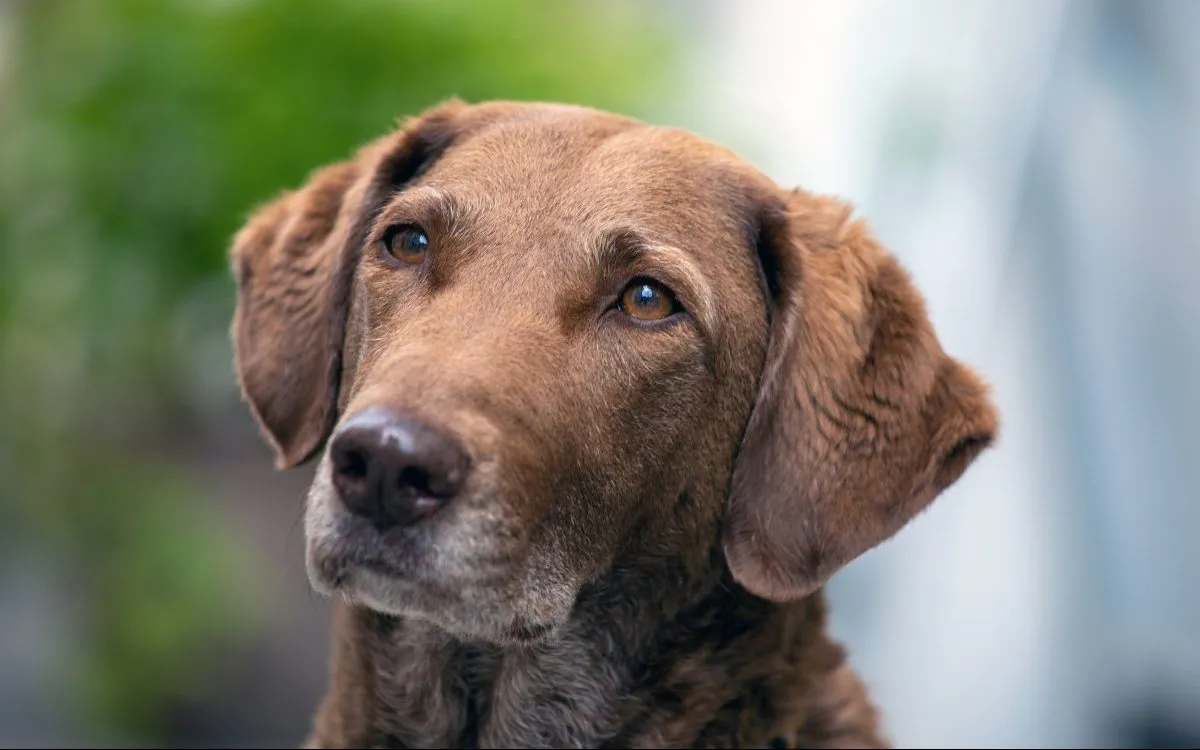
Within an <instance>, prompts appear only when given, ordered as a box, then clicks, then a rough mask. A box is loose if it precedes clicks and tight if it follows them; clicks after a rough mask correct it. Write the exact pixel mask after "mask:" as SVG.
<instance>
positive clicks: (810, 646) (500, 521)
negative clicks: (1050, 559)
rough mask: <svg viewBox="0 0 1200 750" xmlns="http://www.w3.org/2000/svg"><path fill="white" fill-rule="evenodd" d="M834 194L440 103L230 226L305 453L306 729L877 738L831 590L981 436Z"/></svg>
mask: <svg viewBox="0 0 1200 750" xmlns="http://www.w3.org/2000/svg"><path fill="white" fill-rule="evenodd" d="M850 214H851V212H850V209H849V208H847V207H846V206H845V205H843V204H841V203H838V202H836V201H834V200H831V199H827V198H821V197H817V196H813V195H810V194H807V193H804V192H800V191H787V190H781V189H779V188H778V187H777V186H776V185H775V184H773V183H772V182H771V181H770V180H768V179H767V178H766V177H764V176H763V175H762V174H760V173H759V172H757V171H755V170H754V169H752V168H751V167H749V166H747V165H746V164H745V163H744V162H742V161H741V160H740V159H738V158H737V157H736V156H734V155H733V154H732V153H730V152H728V151H726V150H724V149H721V148H719V147H717V146H714V145H712V144H710V143H707V142H705V141H703V140H700V139H699V138H696V137H694V136H692V135H689V134H687V133H684V132H680V131H678V130H671V129H666V128H660V127H651V126H647V125H644V124H641V123H639V122H636V121H634V120H630V119H626V118H623V117H618V116H614V115H609V114H604V113H601V112H597V111H593V110H589V109H583V108H577V107H567V106H556V105H544V104H515V103H490V104H481V105H477V106H467V105H465V104H462V103H460V102H450V103H447V104H444V105H442V106H440V107H438V108H436V109H434V110H432V111H430V112H428V113H426V114H425V115H423V116H421V117H419V118H416V119H414V120H412V121H410V122H409V123H407V124H406V125H405V126H404V127H403V128H402V130H401V131H400V132H399V133H396V134H394V135H391V136H387V137H385V138H382V139H380V140H378V141H376V142H374V143H372V144H370V145H368V146H366V147H365V148H364V149H362V150H361V151H360V152H359V154H358V156H357V157H356V158H355V159H353V160H352V161H349V162H346V163H343V164H338V165H335V166H331V167H327V168H325V169H323V170H321V171H319V172H317V173H316V174H315V175H313V177H312V178H311V180H310V181H309V183H308V185H306V186H305V187H304V188H303V189H301V190H299V191H297V192H294V193H290V194H287V195H284V196H283V197H281V198H279V199H278V200H276V201H275V202H273V203H271V204H269V205H267V206H266V207H264V208H262V209H261V210H260V211H259V212H258V213H257V215H255V216H254V217H253V219H252V220H251V221H250V222H249V224H248V226H246V227H245V228H244V229H243V230H242V231H241V232H240V233H239V234H238V236H237V238H236V239H235V241H234V246H233V251H232V254H233V261H234V267H235V270H236V275H237V279H238V284H239V298H238V310H237V315H236V320H235V322H234V339H235V345H236V350H237V369H238V374H239V380H240V383H241V387H242V389H243V393H244V395H245V398H246V400H247V402H248V403H249V405H250V407H251V409H252V411H253V413H254V415H255V417H256V419H257V420H258V422H259V424H260V425H261V427H262V430H263V433H264V435H265V436H266V438H267V439H268V440H269V441H270V443H271V445H272V446H273V447H274V448H275V449H276V451H277V453H278V464H279V466H280V467H288V466H293V465H296V464H298V463H300V462H303V461H305V460H307V459H309V458H310V457H313V456H316V455H318V454H319V455H320V464H319V466H318V469H317V473H316V478H315V480H314V482H313V486H312V489H311V492H310V494H309V498H308V509H307V523H306V528H307V538H308V542H307V561H308V569H309V574H310V578H311V580H312V583H313V585H314V586H315V587H316V588H317V589H318V590H320V591H322V592H327V593H335V592H336V593H338V594H340V595H341V597H340V598H341V599H342V600H344V601H343V602H341V603H339V605H338V607H337V609H336V644H335V655H334V660H333V670H332V683H333V684H332V687H331V690H330V692H329V694H328V696H327V698H326V700H325V702H324V704H323V706H322V707H321V709H320V712H319V715H318V717H317V720H316V727H315V732H314V734H313V735H312V737H311V738H310V740H309V743H310V745H311V746H314V747H450V746H461V747H626V748H627V747H766V746H771V747H791V746H801V747H884V746H886V742H885V740H884V739H883V737H882V736H881V734H880V732H879V730H878V729H877V726H876V718H875V712H874V710H873V709H872V707H871V705H870V702H869V700H868V699H867V697H866V695H865V693H864V690H863V688H862V686H861V684H860V683H859V681H858V680H857V678H856V677H855V676H854V674H853V673H852V672H851V671H850V668H849V667H848V666H847V665H846V664H845V662H844V656H843V653H842V650H841V648H840V647H839V646H837V645H836V644H834V643H833V642H832V641H831V640H830V639H829V638H828V636H827V635H826V632H825V615H824V602H823V598H822V594H821V586H822V584H823V583H824V582H825V581H827V580H828V579H829V577H830V576H831V575H832V574H833V573H834V572H836V571H837V570H838V569H839V568H841V567H842V566H844V565H846V564H847V563H848V562H850V561H851V560H853V559H854V558H855V557H857V556H858V555H860V554H862V553H863V552H864V551H866V550H867V549H869V548H871V547H872V546H874V545H876V544H879V543H880V542H882V541H883V540H885V539H887V538H888V537H890V536H891V535H892V534H894V533H895V532H896V531H898V530H899V529H900V527H901V526H903V525H904V524H905V523H906V522H907V521H908V520H909V519H911V518H912V517H913V515H914V514H916V513H917V512H919V511H920V510H921V509H923V508H924V507H925V506H926V505H928V504H929V503H930V501H932V499H933V498H934V497H935V496H936V495H937V494H938V493H939V492H941V490H943V489H944V488H945V487H947V486H948V485H950V484H951V483H952V482H954V481H955V480H956V479H957V478H958V477H959V476H960V475H961V474H962V472H963V471H964V470H965V469H966V468H967V466H968V464H970V463H971V461H972V460H973V459H974V458H975V457H976V456H977V455H978V454H979V452H980V451H981V450H982V449H983V448H985V447H986V446H987V445H988V444H989V443H990V442H991V440H992V439H993V435H994V433H995V431H996V414H995V412H994V410H993V407H992V406H991V404H990V401H989V397H988V394H987V391H986V389H985V386H984V385H983V384H982V383H981V382H980V380H979V379H978V378H977V377H976V376H975V375H974V374H972V373H971V372H970V371H969V370H968V369H967V368H965V367H964V366H963V365H961V364H960V363H958V362H957V361H955V360H954V359H952V358H950V357H949V356H947V355H946V354H945V353H944V352H943V351H942V349H941V347H940V345H939V344H938V340H937V338H936V336H935V334H934V332H933V330H932V328H931V326H930V323H929V321H928V318H927V316H926V313H925V309H924V305H923V302H922V299H921V297H920V296H919V294H918V293H917V291H916V290H915V289H914V288H913V286H912V284H911V282H910V281H909V278H908V277H907V275H906V274H905V272H904V271H903V270H902V269H901V267H900V266H899V265H898V264H897V263H896V261H895V260H894V259H893V257H892V256H891V255H890V254H889V253H888V252H887V251H886V250H884V249H883V248H882V247H880V245H879V244H877V243H876V241H875V240H874V239H873V238H872V237H871V235H870V233H869V231H868V229H867V228H866V227H865V226H864V224H863V223H862V222H860V221H857V220H854V219H852V218H851V215H850Z"/></svg>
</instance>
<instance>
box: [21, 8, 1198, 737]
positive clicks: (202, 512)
mask: <svg viewBox="0 0 1200 750" xmlns="http://www.w3.org/2000/svg"><path fill="white" fill-rule="evenodd" d="M451 95H456V96H460V97H462V98H465V99H467V100H479V99H486V98H515V99H549V100H559V101H566V102H575V103H582V104H589V105H593V106H597V107H601V108H606V109H613V110H617V111H621V112H625V113H628V114H632V115H635V116H639V117H642V118H645V119H648V120H651V121H654V122H659V123H663V124H671V125H677V126H681V127H685V128H688V129H691V130H693V131H695V132H698V133H700V134H701V135H704V136H706V137H709V138H712V139H714V140H717V141H720V142H723V143H725V144H726V145H729V146H731V147H732V148H734V149H735V150H737V151H739V152H740V153H742V154H743V155H744V156H745V157H746V158H747V159H749V160H750V161H752V162H753V163H755V164H757V165H758V166H759V167H760V168H761V169H763V170H764V171H765V172H767V173H768V174H769V175H771V176H772V177H774V178H775V179H776V180H778V181H779V182H780V183H783V184H792V185H799V186H802V187H805V188H807V189H809V190H814V191H819V192H827V193H836V194H839V195H841V196H843V197H845V198H847V199H849V200H851V201H853V202H854V203H855V204H857V205H858V206H859V207H860V209H861V212H862V214H864V215H866V216H867V217H869V218H870V219H871V221H872V223H873V224H874V226H875V229H876V231H877V233H878V235H879V236H880V237H881V239H882V240H883V241H884V242H885V243H886V244H888V245H889V246H890V247H891V248H892V249H893V250H894V251H895V252H896V254H897V255H898V256H899V257H900V258H901V259H902V260H903V261H904V263H905V264H906V265H907V266H908V267H909V268H910V270H911V271H912V272H913V274H914V276H915V277H916V281H917V283H918V285H919V286H920V287H921V289H922V290H923V291H924V292H925V294H926V296H927V298H928V300H929V305H930V312H931V314H932V316H933V318H934V323H935V325H936V326H937V328H938V330H939V332H940V334H941V337H942V340H943V343H944V344H945V346H946V348H947V349H948V350H949V351H950V352H952V353H954V354H955V355H957V356H959V357H961V358H962V359H964V360H966V361H968V362H969V363H971V364H972V365H974V366H976V367H977V368H978V369H980V370H981V371H982V372H983V373H985V374H986V375H987V376H988V378H989V379H990V380H991V382H992V384H993V386H994V388H995V392H996V396H997V399H998V401H999V404H1000V407H1001V410H1002V412H1003V415H1004V419H1005V421H1004V431H1003V435H1002V438H1001V441H1000V443H999V445H998V447H997V448H996V449H995V450H993V451H991V452H989V453H988V454H986V455H985V457H984V458H982V459H980V460H979V461H978V462H977V463H976V465H975V466H974V467H973V468H972V469H971V470H970V471H969V472H968V473H967V475H966V476H965V477H964V478H963V479H962V480H961V481H960V482H959V483H958V484H957V485H956V486H955V487H954V488H952V489H951V490H950V491H949V492H947V493H946V494H945V495H943V497H942V498H941V500H940V501H939V502H937V503H936V504H935V505H934V506H933V508H932V509H931V510H930V511H929V512H927V513H925V514H924V515H923V516H921V517H920V518H919V519H918V520H916V521H915V522H914V523H913V524H911V525H910V526H909V527H908V528H907V529H906V530H905V531H904V532H903V533H901V534H900V535H899V536H898V537H897V538H896V539H894V540H893V541H891V542H889V543H887V544H885V545H883V546H881V547H880V548H878V549H877V550H875V551H872V552H870V553H868V554H867V555H866V556H864V557H863V558H861V559H860V560H859V561H857V562H855V563H854V564H852V565H851V566H850V567H849V568H847V569H846V570H845V571H843V572H842V573H841V574H840V575H839V576H838V577H837V578H836V579H835V581H834V583H833V584H832V585H831V586H830V589H829V591H830V595H831V597H832V600H833V607H834V630H835V634H836V635H837V636H838V637H839V638H841V639H842V640H844V641H845V642H846V643H847V644H848V646H849V648H850V653H851V658H852V661H853V663H854V664H855V666H856V667H857V668H858V669H859V670H860V672H861V673H862V675H863V676H864V678H865V679H866V681H867V682H868V684H869V685H870V687H871V689H872V691H873V693H874V696H875V698H876V700H877V702H878V703H879V705H880V707H881V708H882V710H883V711H884V714H885V716H886V719H887V724H888V726H889V729H890V732H891V734H892V737H893V738H894V740H895V741H896V742H897V744H898V745H900V746H908V747H963V746H966V747H1085V746H1086V747H1139V748H1195V747H1197V746H1198V745H1197V743H1200V497H1198V495H1200V490H1198V489H1197V488H1198V487H1200V427H1198V425H1200V389H1198V388H1197V385H1198V384H1200V292H1198V291H1197V286H1200V210H1197V209H1198V208H1200V3H1197V2H1190V1H1189V0H1176V1H1170V0H1160V1H1159V2H1154V3H1149V2H1142V3H1135V2H1121V1H1118V0H1111V1H1097V2H1085V1H1082V0H1075V1H1071V0H988V1H983V0H939V1H934V0H908V1H907V2H904V3H894V2H887V1H886V0H876V1H873V2H872V1H868V0H828V1H827V2H823V3H817V2H799V1H797V0H692V1H689V0H675V1H674V2H670V1H668V0H656V1H653V2H650V1H647V2H634V1H632V0H619V1H613V0H607V1H606V0H590V1H588V0H562V1H558V2H555V1H554V0H541V1H537V0H509V1H505V2H501V1H500V0H476V1H475V2H458V1H438V0H424V1H422V0H345V1H344V2H321V1H320V0H107V1H105V2H100V1H99V0H0V746H6V747H18V746H63V745H66V746H75V747H82V746H145V747H158V748H162V747H183V746H199V745H204V746H261V747H280V746H295V745H296V744H297V743H299V742H300V741H301V739H302V738H303V736H304V735H305V733H306V731H307V729H308V725H309V719H310V716H311V714H312V711H313V709H314V708H315V705H316V702H317V700H318V698H319V696H320V694H321V692H322V690H323V688H324V685H325V678H326V660H327V656H328V639H329V611H328V607H327V605H326V603H325V602H324V601H323V600H321V599H320V598H319V597H317V596H315V595H313V594H311V593H309V590H308V587H307V583H306V581H305V578H304V570H303V559H302V552H303V533H302V528H301V526H300V518H301V512H302V508H301V504H302V494H303V490H304V487H305V486H306V484H307V481H308V478H309V471H310V470H309V469H303V468H302V469H297V470H292V471H289V472H284V473H277V472H275V471H274V470H273V469H272V468H271V461H270V456H269V454H268V452H267V450H266V448H265V446H264V445H263V444H262V443H261V441H260V439H259V438H258V435H257V433H256V431H255V429H254V426H253V424H252V422H251V420H250V417H249V415H248V413H247V412H246V410H245V408H244V407H243V406H242V405H241V404H240V403H239V400H238V394H237V390H236V387H235V383H234V380H233V374H232V365H231V352H230V346H229V341H228V336H227V331H228V326H229V321H230V316H231V314H232V310H233V302H234V298H233V286H232V281H231V278H230V276H229V273H228V269H227V263H226V248H227V243H228V239H229V237H230V236H231V234H232V233H233V232H234V231H235V230H236V229H237V228H238V227H239V226H240V224H241V223H242V221H243V220H244V219H245V218H246V216H247V214H248V213H249V211H250V210H251V209H252V208H253V207H254V206H255V205H256V204H258V203H261V202H263V201H265V200H267V199H269V198H270V197H272V196H273V195H274V194H275V193H277V192H278V191H280V190H282V189H284V188H288V187H293V186H296V185H298V184H299V183H300V182H302V181H303V179H304V177H305V175H306V174H307V173H308V172H309V171H310V170H312V169H313V168H314V167H316V166H317V165H319V164H321V163H324V162H328V161H333V160H337V159H340V158H343V157H345V156H347V155H349V154H350V153H352V151H353V150H354V149H355V147H356V146H358V145H359V144H360V143H362V142H363V141H365V140H367V139H369V138H372V137H374V136H376V135H378V134H381V133H383V132H385V131H387V130H389V129H390V128H391V127H392V125H393V124H394V123H395V122H396V120H397V118H399V117H401V116H404V115H406V114H411V113H415V112H417V111H419V110H421V109H423V108H424V107H426V106H429V105H431V104H434V103H436V102H437V101H439V100H441V99H443V98H445V97H448V96H451Z"/></svg>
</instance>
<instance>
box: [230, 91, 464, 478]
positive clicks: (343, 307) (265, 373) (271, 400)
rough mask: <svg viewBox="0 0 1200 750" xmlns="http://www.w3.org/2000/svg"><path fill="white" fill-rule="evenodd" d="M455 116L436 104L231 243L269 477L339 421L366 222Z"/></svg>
mask: <svg viewBox="0 0 1200 750" xmlns="http://www.w3.org/2000/svg"><path fill="white" fill-rule="evenodd" d="M464 109H465V105H463V104H462V103H460V102H457V101H451V102H448V103H446V104H443V105H440V106H439V107H436V108H434V109H433V110H430V111H429V112H428V113H426V114H424V115H422V116H420V117H418V118H415V119H413V120H411V121H409V122H408V123H406V124H405V126H404V127H403V128H402V129H401V130H400V131H399V132H397V133H395V134H392V135H390V136H386V137H384V138H381V139H379V140H377V141H374V142H373V143H371V144H369V145H367V146H365V147H363V148H362V149H361V150H360V151H359V152H358V154H357V155H356V156H355V158H354V159H352V160H350V161H346V162H343V163H339V164H334V165H332V166H328V167H325V168H323V169H320V170H318V171H317V172H315V173H314V174H313V175H312V176H311V177H310V178H309V180H308V182H307V184H305V185H304V186H303V187H302V188H300V189H299V190H296V191H294V192H291V193H287V194H285V195H283V196H281V197H279V198H277V199H275V200H274V201H272V202H271V203H269V204H267V205H266V206H264V207H262V208H260V209H259V210H258V211H257V212H256V213H255V214H254V215H253V216H252V217H251V219H250V220H249V222H247V224H246V226H244V227H243V228H242V229H241V230H240V231H239V232H238V233H237V235H236V236H235V237H234V240H233V246H232V249H231V252H230V255H231V259H232V262H233V269H234V275H235V277H236V279H237V286H238V301H237V311H236V313H235V315H234V322H233V331H232V337H233V344H234V352H235V359H236V369H237V375H238V383H239V385H240V387H241V391H242V395H243V398H244V399H245V401H246V402H247V403H248V404H249V406H250V410H251V413H252V414H253V415H254V418H255V421H256V422H257V423H258V425H259V428H260V430H261V432H262V434H263V436H264V437H265V438H266V439H267V441H268V442H269V443H270V445H271V446H272V447H273V448H274V449H275V453H276V465H277V467H278V468H281V469H282V468H287V467H291V466H295V465H297V464H300V463H303V462H304V461H306V460H308V459H309V458H311V457H312V456H313V454H315V453H316V452H317V451H318V450H320V448H321V446H322V445H323V444H324V442H325V440H326V438H327V437H328V436H329V432H330V430H331V429H332V428H333V425H334V423H335V422H336V420H337V408H336V403H337V395H338V388H339V381H340V379H341V369H342V345H343V340H344V336H345V329H346V317H347V313H348V306H349V300H350V292H351V287H352V285H353V282H354V273H355V269H356V268H357V266H358V260H359V258H360V256H361V253H362V245H363V243H364V242H365V238H366V236H367V233H368V231H369V229H370V222H371V220H372V219H373V217H374V215H375V214H376V213H377V212H378V211H379V210H380V209H381V208H382V206H383V204H384V202H385V201H386V200H387V199H388V198H389V197H390V196H391V195H392V193H394V192H395V191H396V190H398V189H400V188H401V187H403V186H404V184H405V183H408V182H411V181H412V180H414V179H416V178H417V177H419V176H420V175H421V174H422V173H423V172H424V171H425V170H426V169H427V168H428V167H429V166H430V164H432V162H433V161H434V160H435V159H437V157H438V156H439V155H440V154H441V153H442V152H443V151H444V150H445V149H446V148H447V147H448V146H449V145H450V143H451V141H452V140H453V138H454V136H455V134H456V132H457V131H456V128H455V124H456V121H457V119H458V115H459V114H460V113H461V112H462V111H463V110H464Z"/></svg>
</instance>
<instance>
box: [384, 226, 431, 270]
mask: <svg viewBox="0 0 1200 750" xmlns="http://www.w3.org/2000/svg"><path fill="white" fill-rule="evenodd" d="M383 247H384V250H386V251H387V254H388V255H390V256H392V257H393V258H395V259H396V260H398V261H400V262H401V263H405V264H408V265H416V264H418V263H420V262H421V261H423V260H425V254H426V253H427V252H429V235H427V234H425V230H423V229H421V228H420V227H418V226H413V225H412V224H401V225H398V226H394V227H389V228H388V230H387V233H385V234H384V235H383Z"/></svg>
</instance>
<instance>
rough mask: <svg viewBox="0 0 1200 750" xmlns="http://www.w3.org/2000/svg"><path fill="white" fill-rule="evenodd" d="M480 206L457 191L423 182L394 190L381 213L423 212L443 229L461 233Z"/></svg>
mask: <svg viewBox="0 0 1200 750" xmlns="http://www.w3.org/2000/svg"><path fill="white" fill-rule="evenodd" d="M479 210H480V209H479V207H478V206H477V205H476V204H475V203H474V202H471V201H466V200H464V199H463V198H462V197H461V196H459V195H458V194H456V193H450V192H447V191H445V190H442V189H441V188H438V187H434V186H433V185H419V186H417V187H412V188H406V189H402V190H398V191H396V192H395V193H393V194H392V195H391V197H390V198H389V199H388V202H387V204H386V205H385V206H384V208H383V210H382V211H381V212H380V214H381V215H382V216H383V217H387V218H389V219H393V220H394V218H396V216H395V215H396V214H397V213H401V214H403V213H413V212H417V213H422V214H424V215H425V218H426V220H429V221H433V222H436V223H437V224H439V225H440V227H441V229H442V230H443V231H447V232H449V233H450V234H451V235H459V234H461V233H462V232H463V231H465V229H466V227H467V225H468V224H469V223H470V220H471V216H472V215H474V214H475V213H476V212H478V211H479Z"/></svg>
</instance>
